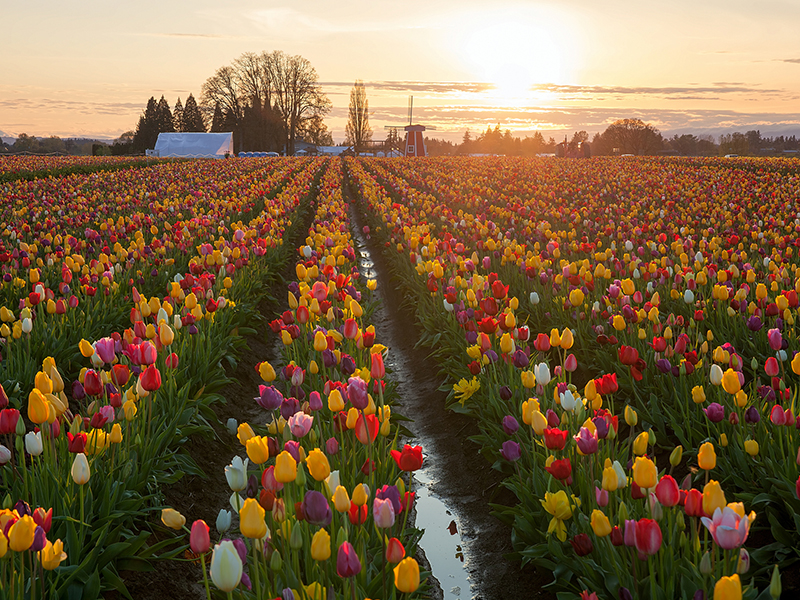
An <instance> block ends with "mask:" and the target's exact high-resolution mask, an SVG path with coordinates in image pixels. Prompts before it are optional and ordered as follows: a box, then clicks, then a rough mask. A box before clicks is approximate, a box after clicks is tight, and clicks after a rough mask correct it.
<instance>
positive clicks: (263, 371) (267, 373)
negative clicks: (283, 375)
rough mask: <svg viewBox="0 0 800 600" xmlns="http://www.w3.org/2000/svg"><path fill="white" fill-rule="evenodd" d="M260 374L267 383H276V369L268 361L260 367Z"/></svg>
mask: <svg viewBox="0 0 800 600" xmlns="http://www.w3.org/2000/svg"><path fill="white" fill-rule="evenodd" d="M258 374H259V375H261V379H263V380H264V381H266V382H267V383H270V382H271V381H275V369H274V368H273V367H272V365H271V364H269V363H268V362H266V361H265V362H262V363H261V364H259V365H258Z"/></svg>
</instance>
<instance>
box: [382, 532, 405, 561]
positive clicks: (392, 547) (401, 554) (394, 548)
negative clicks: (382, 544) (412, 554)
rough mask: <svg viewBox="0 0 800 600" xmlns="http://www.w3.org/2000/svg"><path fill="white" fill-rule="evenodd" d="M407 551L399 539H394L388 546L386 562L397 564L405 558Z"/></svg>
mask: <svg viewBox="0 0 800 600" xmlns="http://www.w3.org/2000/svg"><path fill="white" fill-rule="evenodd" d="M405 555H406V549H405V548H403V544H401V543H400V540H398V539H397V538H392V539H390V540H389V543H388V544H387V545H386V561H387V562H390V563H392V564H397V563H399V562H400V561H401V560H403V558H405Z"/></svg>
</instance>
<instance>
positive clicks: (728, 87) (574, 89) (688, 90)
mask: <svg viewBox="0 0 800 600" xmlns="http://www.w3.org/2000/svg"><path fill="white" fill-rule="evenodd" d="M532 89H533V90H534V91H542V92H553V93H558V94H596V95H611V96H620V95H647V96H665V97H670V96H675V97H680V96H683V95H687V94H691V95H693V96H694V97H701V96H700V95H705V94H753V93H757V94H768V93H771V94H776V93H782V92H783V91H784V90H770V89H764V88H760V87H755V86H745V85H742V84H730V83H715V84H713V85H710V86H692V85H688V86H668V87H642V86H635V87H627V86H603V85H557V84H553V83H545V84H540V85H534V86H533V87H532Z"/></svg>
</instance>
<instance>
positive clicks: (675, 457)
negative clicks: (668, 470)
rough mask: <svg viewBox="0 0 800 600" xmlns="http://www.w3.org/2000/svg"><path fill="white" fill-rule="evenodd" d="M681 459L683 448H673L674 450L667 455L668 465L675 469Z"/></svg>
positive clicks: (679, 446)
mask: <svg viewBox="0 0 800 600" xmlns="http://www.w3.org/2000/svg"><path fill="white" fill-rule="evenodd" d="M681 458H683V446H681V445H678V446H675V449H674V450H673V451H672V452H671V453H670V455H669V464H671V465H672V466H673V467H677V466H678V465H679V464H680V462H681Z"/></svg>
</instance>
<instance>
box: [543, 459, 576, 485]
mask: <svg viewBox="0 0 800 600" xmlns="http://www.w3.org/2000/svg"><path fill="white" fill-rule="evenodd" d="M545 470H546V471H547V472H548V473H550V475H552V476H553V477H555V478H556V479H558V480H560V481H563V480H565V479H567V478H568V477H569V476H570V475H572V463H571V462H570V461H569V458H562V459H560V460H554V461H553V462H552V463H551V464H550V466H549V467H545Z"/></svg>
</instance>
